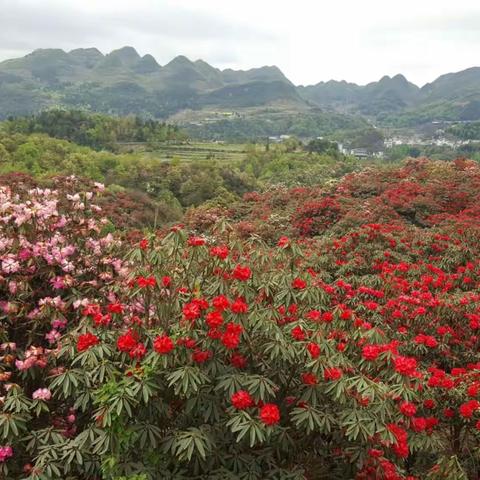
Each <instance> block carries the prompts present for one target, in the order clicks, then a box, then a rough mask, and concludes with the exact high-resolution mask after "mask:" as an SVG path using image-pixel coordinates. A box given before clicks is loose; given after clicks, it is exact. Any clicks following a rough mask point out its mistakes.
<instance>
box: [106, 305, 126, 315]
mask: <svg viewBox="0 0 480 480" xmlns="http://www.w3.org/2000/svg"><path fill="white" fill-rule="evenodd" d="M107 310H108V311H109V312H110V313H123V305H122V304H121V303H111V304H110V305H108V306H107Z"/></svg>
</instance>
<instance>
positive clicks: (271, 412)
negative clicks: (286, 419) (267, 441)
mask: <svg viewBox="0 0 480 480" xmlns="http://www.w3.org/2000/svg"><path fill="white" fill-rule="evenodd" d="M260 420H261V421H262V422H263V423H264V424H265V425H275V424H276V423H278V422H279V421H280V410H279V409H278V407H277V406H276V405H275V404H274V403H266V404H265V405H263V407H262V408H261V409H260Z"/></svg>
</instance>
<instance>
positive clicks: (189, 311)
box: [182, 302, 201, 320]
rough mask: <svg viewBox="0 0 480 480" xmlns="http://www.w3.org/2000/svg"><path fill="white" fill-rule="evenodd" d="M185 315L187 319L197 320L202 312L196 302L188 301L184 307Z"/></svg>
mask: <svg viewBox="0 0 480 480" xmlns="http://www.w3.org/2000/svg"><path fill="white" fill-rule="evenodd" d="M182 312H183V315H184V317H185V318H186V319H187V320H195V319H196V318H198V317H199V316H200V314H201V311H200V307H199V305H198V304H197V303H195V302H189V303H186V304H185V305H184V306H183V309H182Z"/></svg>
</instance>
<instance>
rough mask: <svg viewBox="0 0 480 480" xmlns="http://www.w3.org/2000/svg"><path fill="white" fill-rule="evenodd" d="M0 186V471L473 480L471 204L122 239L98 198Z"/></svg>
mask: <svg viewBox="0 0 480 480" xmlns="http://www.w3.org/2000/svg"><path fill="white" fill-rule="evenodd" d="M427 167H428V166H427ZM422 168H424V167H422ZM424 172H425V170H424ZM425 175H426V176H425V181H427V179H428V173H427V174H425ZM351 180H352V181H354V180H355V179H351ZM349 181H350V180H349ZM1 195H2V202H1V207H0V211H1V216H0V218H1V220H0V221H1V222H2V237H1V242H0V245H1V250H0V264H1V268H2V273H1V278H0V294H1V296H2V298H5V300H4V301H3V303H2V304H1V315H2V325H3V327H2V328H3V330H2V332H1V335H2V341H3V343H2V345H1V349H2V373H1V375H2V376H1V380H2V382H3V383H2V385H3V386H2V388H3V390H2V394H3V400H2V401H3V411H2V413H1V414H0V435H1V437H2V439H1V443H0V444H1V445H2V447H1V449H0V465H1V468H2V471H3V474H4V475H5V476H6V477H7V478H29V479H32V480H33V479H41V478H42V479H47V478H72V479H77V478H78V479H83V478H85V479H87V478H89V479H90V478H104V479H117V480H120V479H122V478H130V479H132V478H146V479H164V478H172V479H173V478H174V479H182V478H187V477H188V478H198V479H202V478H203V479H205V478H208V479H224V478H240V479H267V478H272V479H287V478H288V479H314V478H315V479H316V478H329V479H340V478H356V479H358V480H367V479H382V478H384V479H390V480H395V479H408V480H412V479H423V478H430V479H440V478H448V479H460V478H465V479H467V478H476V477H477V476H478V474H479V472H478V462H479V460H480V458H479V455H480V452H479V448H478V445H479V441H480V399H479V397H480V354H479V336H478V331H479V329H480V306H479V303H480V295H479V294H478V287H479V282H480V264H479V261H478V247H479V238H480V236H479V235H478V233H479V232H478V231H479V226H480V222H478V216H477V217H475V216H474V215H475V214H474V213H470V214H469V215H470V216H469V217H468V218H469V220H468V222H466V223H464V222H463V218H464V211H463V210H462V211H460V212H459V213H458V214H456V215H455V214H453V213H450V214H449V218H448V220H446V219H444V220H442V221H441V222H440V223H439V224H438V225H437V226H435V227H432V228H421V227H419V226H418V225H415V224H412V223H411V222H404V223H401V222H392V223H364V224H361V225H359V226H356V225H352V226H351V227H349V228H348V230H347V231H346V232H344V233H342V235H341V236H338V237H337V236H335V235H334V233H333V231H332V230H329V231H327V232H324V236H323V238H319V239H311V238H308V237H307V238H303V239H300V240H295V239H293V238H288V237H286V236H285V232H279V233H281V234H282V236H281V238H280V240H279V242H278V244H270V245H268V244H266V243H265V242H264V241H262V240H261V239H260V238H259V237H258V236H253V237H251V238H250V239H247V240H243V241H240V240H239V239H238V237H236V236H235V232H234V231H232V229H230V228H227V227H226V228H225V229H224V231H225V232H226V234H225V233H222V232H223V231H222V230H221V229H218V234H217V235H211V234H210V235H208V236H199V235H190V234H188V232H187V231H186V230H184V229H182V228H180V227H174V228H172V229H171V231H170V232H168V233H166V234H165V235H160V234H153V233H152V234H151V235H150V234H149V235H147V236H146V237H145V238H143V239H142V240H141V241H139V242H136V244H135V245H133V246H132V247H131V248H130V247H129V245H127V244H126V243H125V241H124V242H122V243H121V242H119V241H117V240H116V239H115V238H114V237H113V236H111V235H110V236H106V237H103V238H102V235H101V228H99V225H101V221H100V220H99V215H100V212H96V210H97V208H96V207H95V204H92V203H91V202H92V201H93V200H94V198H93V194H92V195H90V194H88V195H87V194H79V195H78V196H77V195H69V196H66V195H63V194H62V193H59V192H52V191H39V190H32V191H30V192H28V193H27V194H25V195H28V200H29V201H30V202H31V203H26V198H25V197H22V195H19V196H16V195H15V194H14V193H12V192H9V190H8V189H6V188H3V189H2V190H1ZM296 195H297V199H298V201H301V198H302V195H304V192H301V191H299V192H297V193H296ZM91 197H92V198H91ZM342 201H343V199H342V198H340V199H339V202H340V203H342ZM327 213H328V212H327ZM473 218H476V219H477V222H476V223H475V222H473V221H472V219H473ZM99 222H100V223H99ZM467 231H468V235H466V234H465V232H467ZM227 238H228V239H227ZM118 253H123V254H124V255H125V260H124V262H122V261H121V260H120V259H119V258H118V256H117V255H118Z"/></svg>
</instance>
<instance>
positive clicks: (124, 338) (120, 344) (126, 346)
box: [117, 330, 138, 352]
mask: <svg viewBox="0 0 480 480" xmlns="http://www.w3.org/2000/svg"><path fill="white" fill-rule="evenodd" d="M137 341H138V338H137V335H135V333H133V332H132V331H131V330H129V331H128V332H126V333H124V334H123V335H120V336H119V337H118V339H117V348H118V349H119V350H120V351H121V352H129V351H130V350H132V348H134V347H135V346H136V345H137Z"/></svg>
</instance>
